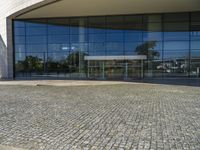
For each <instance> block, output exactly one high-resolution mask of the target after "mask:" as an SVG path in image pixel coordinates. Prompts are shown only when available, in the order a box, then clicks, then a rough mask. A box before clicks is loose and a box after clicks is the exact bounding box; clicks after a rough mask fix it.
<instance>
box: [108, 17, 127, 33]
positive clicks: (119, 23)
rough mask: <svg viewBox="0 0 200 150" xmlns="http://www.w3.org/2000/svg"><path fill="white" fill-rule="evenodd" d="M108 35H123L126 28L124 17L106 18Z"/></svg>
mask: <svg viewBox="0 0 200 150" xmlns="http://www.w3.org/2000/svg"><path fill="white" fill-rule="evenodd" d="M106 25H107V33H122V32H123V28H124V22H123V16H112V17H107V18H106Z"/></svg>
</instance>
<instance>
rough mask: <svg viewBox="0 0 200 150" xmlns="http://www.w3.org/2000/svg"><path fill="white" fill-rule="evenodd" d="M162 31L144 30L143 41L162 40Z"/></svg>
mask: <svg viewBox="0 0 200 150" xmlns="http://www.w3.org/2000/svg"><path fill="white" fill-rule="evenodd" d="M162 35H163V33H162V32H144V34H143V41H162Z"/></svg>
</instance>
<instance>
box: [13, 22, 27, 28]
mask: <svg viewBox="0 0 200 150" xmlns="http://www.w3.org/2000/svg"><path fill="white" fill-rule="evenodd" d="M14 27H15V28H24V27H25V22H24V21H14Z"/></svg>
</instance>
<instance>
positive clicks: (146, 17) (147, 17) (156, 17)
mask: <svg viewBox="0 0 200 150" xmlns="http://www.w3.org/2000/svg"><path fill="white" fill-rule="evenodd" d="M161 21H162V16H161V15H159V14H158V15H157V14H156V15H144V17H143V22H144V23H148V22H161Z"/></svg>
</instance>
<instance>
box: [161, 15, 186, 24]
mask: <svg viewBox="0 0 200 150" xmlns="http://www.w3.org/2000/svg"><path fill="white" fill-rule="evenodd" d="M184 21H189V13H169V14H164V22H184Z"/></svg>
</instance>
